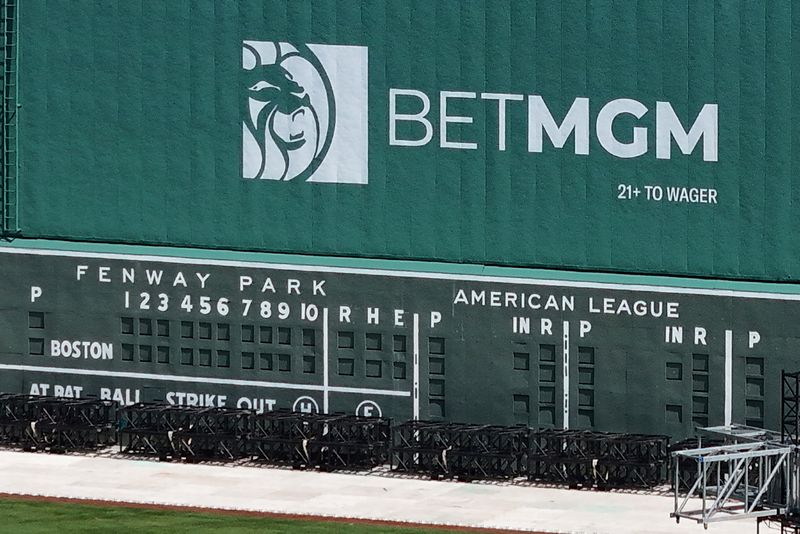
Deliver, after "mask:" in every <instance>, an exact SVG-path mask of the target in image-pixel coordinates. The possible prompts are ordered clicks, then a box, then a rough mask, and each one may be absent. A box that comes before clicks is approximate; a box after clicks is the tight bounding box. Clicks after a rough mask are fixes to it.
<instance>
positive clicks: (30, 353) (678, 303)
mask: <svg viewBox="0 0 800 534" xmlns="http://www.w3.org/2000/svg"><path fill="white" fill-rule="evenodd" d="M0 280H2V281H3V283H2V285H0V391H8V392H25V393H34V394H49V395H62V396H74V397H78V396H80V397H86V396H99V397H102V398H110V399H115V400H117V401H120V402H123V403H131V402H135V401H154V400H161V401H167V402H171V403H181V404H194V405H204V406H222V405H224V406H239V407H244V408H255V409H277V408H294V409H296V410H306V411H309V410H310V411H328V412H350V413H352V412H357V413H361V414H376V413H381V414H382V415H384V416H390V417H394V418H396V419H407V418H411V417H419V418H423V419H440V420H441V419H444V420H452V421H461V422H482V423H495V424H505V425H508V424H517V423H523V424H528V425H531V426H555V427H569V428H591V429H596V430H614V431H628V432H647V433H667V434H670V435H673V436H676V437H678V436H683V435H687V434H690V433H691V432H692V430H693V428H694V426H695V425H717V424H723V423H726V422H730V421H732V422H740V423H747V424H753V425H764V426H766V427H769V428H779V426H778V425H779V415H780V383H779V377H780V371H781V369H787V370H796V369H797V368H800V361H799V360H798V357H797V356H798V355H799V354H800V339H798V332H799V331H800V327H798V324H797V320H796V318H797V317H798V311H800V302H798V299H799V298H800V296H798V295H778V294H770V293H756V292H752V293H748V292H734V291H727V290H714V289H705V290H700V289H681V288H667V287H649V286H633V285H623V284H619V285H616V284H607V283H606V284H603V283H587V282H556V281H552V280H533V279H525V278H513V279H512V278H508V279H499V278H488V277H479V276H459V275H445V274H435V273H420V272H401V271H379V270H367V269H344V268H333V267H303V266H299V265H279V264H256V263H243V262H242V263H236V262H222V261H218V262H213V261H199V260H188V259H178V258H158V257H145V256H122V255H106V256H103V255H100V254H97V255H93V254H83V253H80V254H78V253H66V252H43V251H21V250H15V249H0Z"/></svg>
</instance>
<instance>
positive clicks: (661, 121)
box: [656, 102, 718, 161]
mask: <svg viewBox="0 0 800 534" xmlns="http://www.w3.org/2000/svg"><path fill="white" fill-rule="evenodd" d="M701 137H702V138H703V161H717V148H718V147H717V145H718V140H717V105H716V104H706V105H705V106H703V109H701V110H700V113H698V114H697V118H696V119H695V120H694V124H692V126H691V127H690V128H689V131H688V132H687V131H686V130H684V129H683V125H682V124H681V121H680V120H679V119H678V116H677V115H675V110H673V109H672V105H671V104H670V103H669V102H656V158H657V159H670V152H671V150H672V139H675V142H676V143H678V148H679V149H680V150H681V152H682V153H684V154H687V155H688V154H691V153H692V151H693V150H694V147H695V146H697V143H698V142H699V141H700V138H701Z"/></svg>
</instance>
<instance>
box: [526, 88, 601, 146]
mask: <svg viewBox="0 0 800 534" xmlns="http://www.w3.org/2000/svg"><path fill="white" fill-rule="evenodd" d="M542 130H545V131H546V132H547V136H548V137H549V138H550V140H551V141H552V142H553V146H554V147H556V148H563V147H564V143H566V142H567V139H568V138H569V136H570V134H572V132H573V130H574V131H575V153H576V154H583V155H586V154H588V153H589V99H588V98H576V99H575V101H574V102H573V103H572V107H571V108H569V111H568V112H567V114H566V116H565V117H564V120H563V121H561V126H559V125H557V124H556V121H555V119H553V115H552V114H551V113H550V110H549V109H548V108H547V104H545V103H544V100H543V99H542V97H541V96H539V95H529V96H528V152H541V151H542Z"/></svg>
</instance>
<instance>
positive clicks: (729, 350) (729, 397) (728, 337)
mask: <svg viewBox="0 0 800 534" xmlns="http://www.w3.org/2000/svg"><path fill="white" fill-rule="evenodd" d="M732 416H733V330H725V425H726V426H727V425H730V424H731V420H732V419H733V417H732Z"/></svg>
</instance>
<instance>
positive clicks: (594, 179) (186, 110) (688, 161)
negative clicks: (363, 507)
mask: <svg viewBox="0 0 800 534" xmlns="http://www.w3.org/2000/svg"><path fill="white" fill-rule="evenodd" d="M17 4H18V5H17V8H16V13H15V19H14V22H15V26H14V29H15V31H16V39H17V49H16V51H15V52H14V53H13V54H11V57H12V59H9V60H7V61H6V63H5V65H6V67H8V66H9V65H11V66H12V67H16V70H14V69H13V68H12V69H11V70H9V71H8V72H9V73H11V74H9V75H7V76H6V82H7V83H6V86H4V87H5V88H6V94H7V95H9V98H13V99H14V100H13V101H14V102H15V103H16V108H15V109H14V110H6V112H7V116H9V117H11V116H12V111H14V112H15V113H16V114H15V115H13V119H14V121H11V122H9V121H7V122H8V124H7V125H6V127H5V133H4V136H5V137H4V138H5V139H6V146H12V147H13V146H16V144H18V154H15V157H17V156H18V159H17V160H15V161H12V162H11V163H9V162H8V160H7V162H6V165H5V166H4V167H3V172H4V173H5V176H4V191H5V193H4V197H3V198H5V199H6V200H8V199H14V200H15V202H13V203H12V202H4V209H5V210H6V215H8V213H11V212H12V211H13V213H14V215H15V216H14V221H13V222H14V223H15V224H13V225H12V224H10V223H6V225H5V226H4V228H5V229H4V232H5V233H6V234H7V235H16V236H23V237H28V238H58V239H69V240H82V241H101V242H119V243H131V244H139V243H143V244H156V245H158V244H162V245H174V246H191V247H206V248H224V249H236V250H251V251H270V252H291V253H301V254H316V255H337V256H356V257H369V258H395V259H421V260H438V261H445V262H457V263H475V264H487V265H508V266H527V267H545V268H553V267H556V268H562V269H584V270H594V271H614V272H636V273H658V274H670V275H698V276H708V277H723V278H734V279H736V278H739V279H755V280H771V281H783V280H794V281H796V280H798V279H800V234H799V233H798V232H795V231H793V229H794V228H796V227H797V226H798V218H800V209H798V206H800V189H799V188H798V185H797V180H798V178H797V175H798V173H797V172H796V167H797V156H796V154H797V153H798V151H797V149H796V148H797V147H796V145H797V142H798V141H797V140H798V139H800V132H798V128H800V126H798V124H800V121H798V120H797V119H798V106H797V104H796V100H797V99H796V98H794V96H795V93H796V92H797V90H798V89H797V86H798V77H797V76H794V72H793V66H794V65H796V64H797V51H798V47H797V46H795V44H794V43H795V42H800V40H797V39H795V35H796V32H797V30H798V28H800V26H798V17H800V15H798V11H797V10H793V9H792V2H790V1H775V2H746V3H741V4H740V3H730V2H723V3H714V2H705V1H701V2H681V1H679V2H649V1H640V2H571V1H564V2H532V1H531V2H527V1H515V2H508V1H494V2H479V1H475V2H457V1H441V2H430V1H419V2H414V1H407V0H396V1H391V2H389V1H386V2H380V1H376V2H366V1H364V2H359V1H355V0H353V1H338V2H333V1H324V0H321V1H314V2H305V1H291V2H289V1H280V2H277V1H269V2H263V1H242V2H221V1H218V2H213V1H203V0H198V1H192V2H189V1H177V0H176V1H173V2H127V1H106V2H47V1H43V0H33V1H27V2H24V3H19V2H18V3H17ZM12 75H13V76H12ZM12 77H13V79H12ZM12 81H13V82H15V83H14V84H12V83H11V82H12ZM5 220H9V219H8V218H6V219H5Z"/></svg>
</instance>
